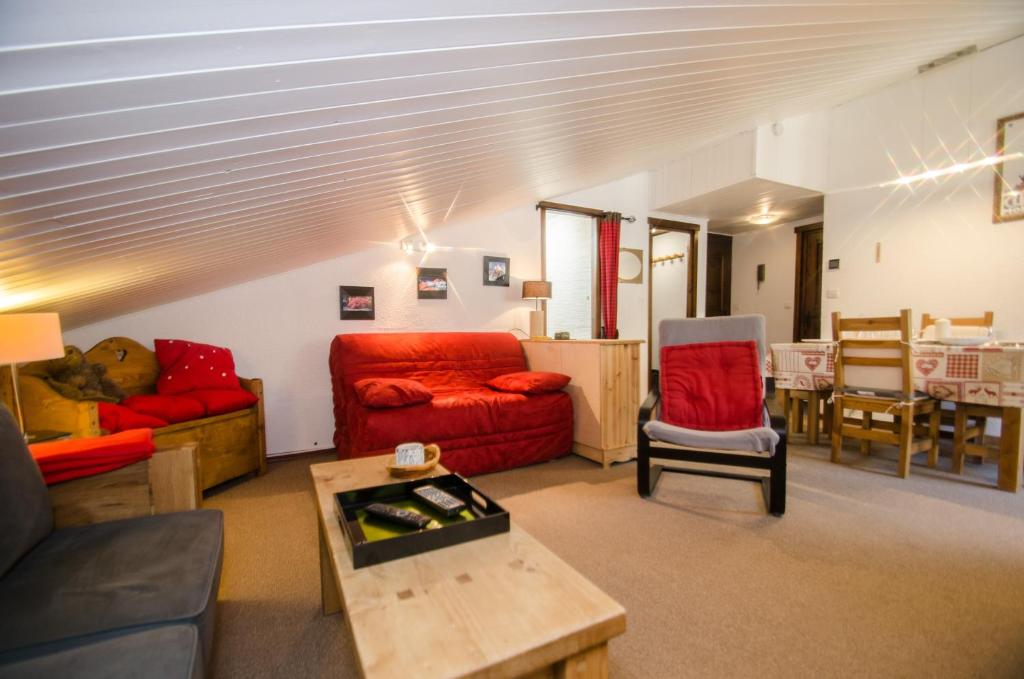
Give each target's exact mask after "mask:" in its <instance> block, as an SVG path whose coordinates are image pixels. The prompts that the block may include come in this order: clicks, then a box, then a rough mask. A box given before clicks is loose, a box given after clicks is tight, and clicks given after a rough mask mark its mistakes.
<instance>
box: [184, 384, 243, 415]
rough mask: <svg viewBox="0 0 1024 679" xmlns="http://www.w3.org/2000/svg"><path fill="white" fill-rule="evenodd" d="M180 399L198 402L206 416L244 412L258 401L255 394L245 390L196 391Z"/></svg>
mask: <svg viewBox="0 0 1024 679" xmlns="http://www.w3.org/2000/svg"><path fill="white" fill-rule="evenodd" d="M182 397H183V398H190V399H192V400H195V401H199V402H200V403H201V404H202V405H203V409H204V410H205V411H206V415H207V416H210V415H223V414H224V413H232V412H234V411H236V410H244V409H245V408H249V407H251V406H253V405H255V404H256V402H257V401H259V398H257V396H256V394H253V393H250V392H248V391H246V390H245V389H198V390H196V391H190V392H188V393H187V394H182Z"/></svg>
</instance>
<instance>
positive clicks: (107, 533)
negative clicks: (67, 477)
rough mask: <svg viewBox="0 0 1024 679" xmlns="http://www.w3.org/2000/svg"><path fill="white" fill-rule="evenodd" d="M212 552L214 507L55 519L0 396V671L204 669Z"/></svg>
mask: <svg viewBox="0 0 1024 679" xmlns="http://www.w3.org/2000/svg"><path fill="white" fill-rule="evenodd" d="M222 554H223V519H222V516H221V513H220V512H218V511H210V510H195V511H187V512H176V513H169V514H158V515H155V516H145V517H141V518H131V519H124V520H119V521H108V522H105V523H97V524H91V525H84V526H75V527H72V528H61V529H57V530H54V524H53V512H52V507H51V504H50V498H49V495H48V493H47V488H46V485H45V484H44V482H43V478H42V475H41V474H40V472H39V468H38V467H37V466H36V463H35V461H34V460H33V459H32V457H31V455H30V454H29V451H28V448H27V447H26V446H25V442H24V440H23V439H22V436H21V433H20V432H19V430H18V428H17V426H16V425H15V423H14V418H13V417H12V416H11V413H10V411H8V410H7V409H6V407H4V406H3V405H0V602H2V603H0V676H2V677H5V678H7V677H142V676H154V677H156V676H159V677H182V678H185V677H188V678H195V677H202V676H203V672H204V669H205V666H206V665H207V663H208V661H209V659H210V656H211V652H212V645H213V626H214V617H215V609H216V600H217V589H218V585H219V583H220V571H221V562H222Z"/></svg>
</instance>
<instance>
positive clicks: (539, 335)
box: [530, 309, 549, 339]
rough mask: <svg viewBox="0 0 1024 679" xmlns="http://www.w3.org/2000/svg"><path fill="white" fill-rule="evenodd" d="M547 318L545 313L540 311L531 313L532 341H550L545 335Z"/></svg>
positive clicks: (536, 310)
mask: <svg viewBox="0 0 1024 679" xmlns="http://www.w3.org/2000/svg"><path fill="white" fill-rule="evenodd" d="M544 325H545V318H544V312H543V311H542V310H540V309H535V310H534V311H531V312H530V337H531V338H532V339H549V338H548V336H547V335H546V334H545V332H544V331H545V327H544Z"/></svg>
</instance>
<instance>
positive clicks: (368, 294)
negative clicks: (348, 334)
mask: <svg viewBox="0 0 1024 679" xmlns="http://www.w3.org/2000/svg"><path fill="white" fill-rule="evenodd" d="M338 290H340V291H341V320H343V321H372V320H374V308H375V306H376V305H375V304H374V302H373V288H364V287H359V286H356V285H339V286H338Z"/></svg>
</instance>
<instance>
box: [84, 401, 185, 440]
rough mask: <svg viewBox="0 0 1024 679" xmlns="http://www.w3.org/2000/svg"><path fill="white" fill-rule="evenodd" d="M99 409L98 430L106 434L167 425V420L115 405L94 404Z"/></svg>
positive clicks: (101, 402)
mask: <svg viewBox="0 0 1024 679" xmlns="http://www.w3.org/2000/svg"><path fill="white" fill-rule="evenodd" d="M96 405H97V407H98V409H99V416H100V429H102V430H103V431H105V432H107V433H108V434H116V433H117V432H119V431H126V430H128V429H159V428H160V427H166V426H167V425H168V422H167V420H162V419H160V418H159V417H153V416H152V415H146V414H145V413H139V412H136V411H134V410H132V409H131V408H126V407H124V406H123V405H119V404H117V403H104V402H103V401H100V402H99V403H97V404H96Z"/></svg>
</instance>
